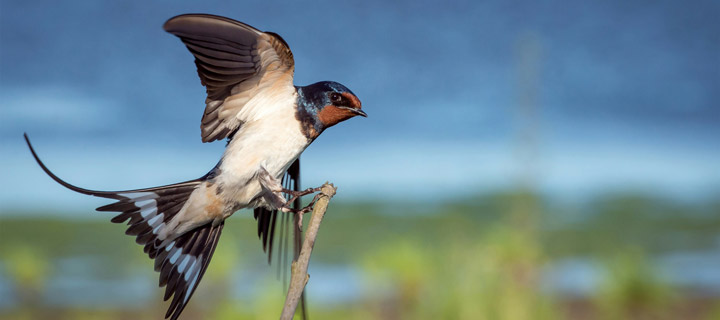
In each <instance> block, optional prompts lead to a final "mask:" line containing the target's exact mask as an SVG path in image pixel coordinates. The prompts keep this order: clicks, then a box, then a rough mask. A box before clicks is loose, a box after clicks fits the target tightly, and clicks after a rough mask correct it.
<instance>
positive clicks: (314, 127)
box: [295, 87, 325, 141]
mask: <svg viewBox="0 0 720 320" xmlns="http://www.w3.org/2000/svg"><path fill="white" fill-rule="evenodd" d="M295 88H296V90H297V104H296V111H295V118H297V120H298V121H299V122H300V129H301V130H302V133H303V134H304V135H305V137H307V138H308V139H309V140H310V141H312V140H315V138H317V137H318V136H319V135H320V133H322V132H323V130H325V126H324V125H323V123H322V122H321V121H320V119H319V118H318V112H320V110H322V108H323V107H324V106H322V105H320V104H322V103H320V102H319V101H317V99H315V92H312V88H308V87H295Z"/></svg>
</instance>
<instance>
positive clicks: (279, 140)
mask: <svg viewBox="0 0 720 320" xmlns="http://www.w3.org/2000/svg"><path fill="white" fill-rule="evenodd" d="M256 98H258V99H257V100H256V101H251V103H263V104H264V106H263V108H264V109H265V112H264V116H263V117H262V118H259V119H256V120H254V121H250V122H246V123H244V124H242V125H241V127H240V129H239V130H238V132H237V133H236V134H235V136H234V137H233V139H232V141H231V142H230V144H229V145H228V147H227V149H226V150H225V154H224V155H223V159H222V163H221V165H220V175H219V176H218V177H217V178H216V180H217V181H216V182H217V183H220V184H221V186H222V189H223V195H222V196H223V197H224V198H226V199H228V200H231V201H232V202H234V203H235V206H234V207H235V209H237V208H240V207H246V206H247V205H248V204H250V202H251V200H253V199H254V198H256V196H257V195H258V194H259V193H260V191H261V188H260V185H259V183H258V181H257V180H256V179H255V176H256V174H257V173H258V171H259V170H260V168H261V167H262V168H264V169H265V170H267V171H268V172H269V173H270V174H271V175H272V176H274V177H275V178H277V179H280V178H281V177H282V175H283V173H285V171H286V170H287V169H288V167H289V166H290V165H291V164H292V162H293V161H295V159H297V158H298V157H299V156H300V153H302V152H303V151H304V150H305V148H307V146H308V145H309V141H308V139H307V138H306V137H305V135H304V134H303V133H302V132H301V129H300V123H299V121H298V120H297V119H296V117H295V102H296V101H297V100H296V99H297V98H296V95H295V91H294V88H293V90H292V92H284V93H280V94H276V95H273V96H265V97H256ZM254 100H255V99H254Z"/></svg>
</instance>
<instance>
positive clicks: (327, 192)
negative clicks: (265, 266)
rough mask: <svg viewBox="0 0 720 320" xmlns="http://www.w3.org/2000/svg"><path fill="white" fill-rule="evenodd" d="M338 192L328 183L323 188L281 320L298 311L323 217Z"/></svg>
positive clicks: (314, 208) (296, 261) (294, 262)
mask: <svg viewBox="0 0 720 320" xmlns="http://www.w3.org/2000/svg"><path fill="white" fill-rule="evenodd" d="M336 191H337V188H335V186H333V185H332V184H330V183H328V182H326V183H325V184H324V185H323V186H322V187H321V190H320V196H319V198H318V199H317V202H316V203H315V206H314V207H313V211H312V216H311V217H310V223H309V224H308V227H307V230H306V231H305V241H303V245H302V249H301V250H300V256H298V258H297V260H295V261H293V263H292V266H291V267H290V269H291V273H290V287H289V288H288V294H287V297H286V298H285V306H283V310H282V315H280V320H291V319H292V318H293V316H294V315H295V309H297V305H298V302H300V296H301V295H302V293H303V291H304V290H305V285H306V284H307V282H308V280H309V279H310V276H309V275H308V273H307V269H308V264H310V254H311V253H312V250H313V247H314V246H315V238H316V237H317V233H318V229H319V228H320V223H321V222H322V219H323V216H325V211H326V210H327V207H328V203H329V202H330V199H331V198H332V197H333V196H334V195H335V192H336Z"/></svg>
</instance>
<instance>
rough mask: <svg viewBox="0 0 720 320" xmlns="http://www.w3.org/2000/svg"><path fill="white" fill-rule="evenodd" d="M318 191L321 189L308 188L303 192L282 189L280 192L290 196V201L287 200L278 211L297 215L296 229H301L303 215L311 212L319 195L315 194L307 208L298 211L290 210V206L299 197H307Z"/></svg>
mask: <svg viewBox="0 0 720 320" xmlns="http://www.w3.org/2000/svg"><path fill="white" fill-rule="evenodd" d="M320 189H321V188H308V189H305V190H301V191H296V190H289V189H285V188H283V189H282V192H283V193H286V194H288V195H290V199H288V200H287V202H285V205H284V206H282V207H281V208H280V210H282V211H283V212H292V213H295V214H297V215H299V219H298V228H300V229H302V221H303V215H304V214H305V213H308V212H310V211H312V210H313V207H314V206H315V202H317V200H318V198H320V194H319V193H318V194H316V195H315V197H313V199H312V201H310V203H309V204H308V205H307V206H305V207H303V208H300V209H298V208H291V207H290V206H291V205H292V203H293V202H295V200H297V199H298V198H300V197H302V196H306V195H309V194H313V193H316V192H320Z"/></svg>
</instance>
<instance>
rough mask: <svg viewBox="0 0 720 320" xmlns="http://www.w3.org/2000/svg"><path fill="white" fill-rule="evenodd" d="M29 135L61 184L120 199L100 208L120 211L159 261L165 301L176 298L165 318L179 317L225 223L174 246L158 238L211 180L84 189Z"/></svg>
mask: <svg viewBox="0 0 720 320" xmlns="http://www.w3.org/2000/svg"><path fill="white" fill-rule="evenodd" d="M24 136H25V141H26V142H27V144H28V147H29V148H30V152H32V155H33V157H34V158H35V161H37V163H38V165H40V167H41V168H42V169H43V171H45V173H47V175H48V176H50V178H52V179H53V180H55V181H56V182H57V183H59V184H61V185H62V186H64V187H66V188H68V189H70V190H73V191H75V192H79V193H83V194H87V195H91V196H96V197H103V198H108V199H114V200H117V201H116V202H115V203H111V204H109V205H105V206H102V207H99V208H97V210H98V211H111V212H120V214H118V215H117V216H115V217H114V218H112V219H111V220H110V221H112V222H114V223H123V222H126V221H127V224H128V226H129V227H128V229H127V230H126V231H125V234H128V235H132V236H135V242H137V243H138V244H140V245H143V246H144V251H145V253H147V254H148V256H149V257H150V258H151V259H155V271H159V272H160V286H161V287H162V286H167V287H166V289H165V296H164V299H165V300H168V299H169V298H170V297H171V296H172V297H173V299H172V302H171V303H170V307H169V308H168V311H167V313H166V314H165V318H168V317H171V319H173V320H174V319H177V317H178V316H179V315H180V313H181V312H182V311H183V309H184V308H185V305H186V304H187V302H188V301H189V300H190V297H191V296H192V294H193V292H194V291H195V288H196V287H197V285H198V283H199V282H200V280H201V279H202V276H203V274H204V273H205V270H206V269H207V266H208V263H209V262H210V259H211V258H212V255H213V252H214V251H215V247H216V246H217V243H218V239H219V238H220V234H221V232H222V229H223V226H224V223H220V224H218V225H215V226H213V225H212V224H206V225H203V226H200V227H197V228H195V229H193V230H191V231H188V232H186V233H184V234H182V235H179V236H178V237H176V238H174V239H173V241H171V242H167V241H163V240H164V239H158V237H157V236H158V234H160V232H161V231H162V230H163V228H164V227H165V225H166V224H167V223H168V222H169V221H170V220H171V219H172V218H173V217H174V216H175V215H176V214H177V213H178V212H179V211H180V209H181V208H182V207H183V206H184V205H185V202H187V200H188V198H189V197H190V195H191V194H192V192H193V191H194V190H195V188H196V187H197V186H198V185H200V184H201V183H203V181H205V179H206V177H207V176H205V177H202V178H200V179H195V180H190V181H186V182H181V183H176V184H171V185H167V186H161V187H154V188H146V189H137V190H126V191H95V190H89V189H84V188H80V187H77V186H74V185H72V184H69V183H67V182H65V181H64V180H62V179H60V178H59V177H58V176H56V175H55V174H54V173H52V171H50V169H48V168H47V167H46V166H45V164H44V163H43V162H42V161H41V160H40V158H39V157H38V156H37V154H36V153H35V150H34V149H33V147H32V145H31V144H30V139H28V137H27V134H25V135H24ZM128 220H129V221H128Z"/></svg>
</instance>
